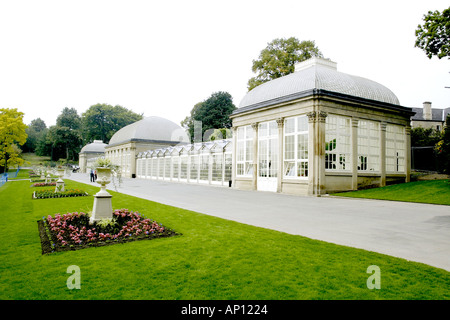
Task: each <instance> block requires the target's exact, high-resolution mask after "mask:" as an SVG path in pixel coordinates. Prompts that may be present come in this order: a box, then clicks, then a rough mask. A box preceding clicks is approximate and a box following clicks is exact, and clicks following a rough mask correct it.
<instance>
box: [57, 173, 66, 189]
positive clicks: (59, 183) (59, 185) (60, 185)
mask: <svg viewBox="0 0 450 320" xmlns="http://www.w3.org/2000/svg"><path fill="white" fill-rule="evenodd" d="M64 173H65V170H64V168H58V169H56V175H57V176H58V177H59V179H58V180H57V181H56V188H55V192H62V191H64V180H63V179H62V177H64Z"/></svg>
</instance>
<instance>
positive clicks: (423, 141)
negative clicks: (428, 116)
mask: <svg viewBox="0 0 450 320" xmlns="http://www.w3.org/2000/svg"><path fill="white" fill-rule="evenodd" d="M439 140H441V133H440V132H439V131H438V130H435V129H431V128H429V129H424V128H421V127H418V128H413V129H412V130H411V146H412V147H431V146H434V145H435V144H436V143H438V142H439Z"/></svg>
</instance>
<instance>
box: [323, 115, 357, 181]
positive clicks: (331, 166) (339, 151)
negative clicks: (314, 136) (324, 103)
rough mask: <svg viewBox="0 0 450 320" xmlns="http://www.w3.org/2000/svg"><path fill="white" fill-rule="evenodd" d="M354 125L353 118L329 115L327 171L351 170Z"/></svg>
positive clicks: (326, 143)
mask: <svg viewBox="0 0 450 320" xmlns="http://www.w3.org/2000/svg"><path fill="white" fill-rule="evenodd" d="M351 170H352V126H351V118H350V117H345V116H340V115H334V114H333V115H328V117H327V118H326V121H325V171H326V172H351Z"/></svg>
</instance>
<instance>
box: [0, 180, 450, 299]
mask: <svg viewBox="0 0 450 320" xmlns="http://www.w3.org/2000/svg"><path fill="white" fill-rule="evenodd" d="M66 182H67V184H66V187H67V188H81V189H84V190H86V191H87V192H88V193H90V194H94V193H95V192H97V191H98V190H99V188H98V187H92V186H90V185H85V184H81V183H76V182H73V181H70V180H67V181H66ZM30 185H31V183H30V182H28V181H11V182H8V183H6V184H5V185H4V186H3V187H1V188H0V204H1V209H0V221H1V232H0V254H1V260H0V276H1V287H0V288H1V289H0V299H2V300H7V299H15V300H19V299H44V300H47V299H48V300H54V299H61V300H70V299H129V300H135V299H139V300H141V299H145V300H147V299H156V300H159V299H165V300H175V299H179V300H198V299H201V300H219V299H220V300H222V299H223V300H235V299H237V300H249V299H251V300H253V299H255V300H301V299H369V300H371V299H450V272H447V271H445V270H442V269H437V268H434V267H430V266H427V265H424V264H420V263H414V262H409V261H406V260H403V259H398V258H394V257H390V256H386V255H382V254H377V253H373V252H368V251H364V250H360V249H354V248H349V247H344V246H338V245H334V244H329V243H325V242H321V241H316V240H311V239H308V238H304V237H301V236H294V235H289V234H285V233H281V232H276V231H271V230H267V229H263V228H257V227H253V226H249V225H244V224H240V223H236V222H232V221H227V220H223V219H219V218H216V217H211V216H207V215H203V214H199V213H195V212H192V211H187V210H183V209H178V208H174V207H170V206H166V205H162V204H158V203H154V202H151V201H147V200H142V199H139V198H135V197H131V196H127V195H123V194H119V193H116V192H112V191H111V194H113V198H112V201H113V208H114V209H119V208H128V209H130V210H133V211H138V212H141V213H143V214H144V215H146V216H147V217H149V218H151V219H154V220H156V221H158V222H160V223H162V224H163V225H164V226H167V227H169V228H172V229H174V230H175V231H177V232H180V233H182V235H181V236H176V237H172V238H162V239H155V240H143V241H136V242H131V243H126V244H116V245H111V246H107V247H99V248H88V249H82V250H78V251H68V252H59V253H53V254H49V255H41V246H40V240H39V234H38V228H37V223H36V221H37V220H38V219H41V218H42V217H43V216H46V215H48V214H51V215H54V214H56V213H66V212H75V211H78V212H88V211H90V210H91V209H92V205H93V197H92V196H90V197H78V198H61V199H42V200H32V199H31V194H32V189H33V188H30ZM71 265H77V266H79V267H80V270H81V289H80V290H76V289H74V290H69V289H68V288H67V285H66V281H67V279H68V277H69V276H70V275H69V274H68V273H66V271H67V268H68V267H69V266H71ZM371 265H377V266H378V267H379V268H380V270H381V289H380V290H377V289H372V290H369V289H368V288H367V285H366V282H367V279H368V277H369V276H370V274H368V273H367V268H368V267H369V266H371Z"/></svg>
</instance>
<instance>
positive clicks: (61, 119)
mask: <svg viewBox="0 0 450 320" xmlns="http://www.w3.org/2000/svg"><path fill="white" fill-rule="evenodd" d="M56 125H57V126H58V127H67V128H69V129H72V130H79V129H80V127H81V117H80V116H79V115H78V112H77V110H76V109H75V108H68V107H65V108H64V109H63V110H62V111H61V114H60V115H59V116H58V118H56Z"/></svg>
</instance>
